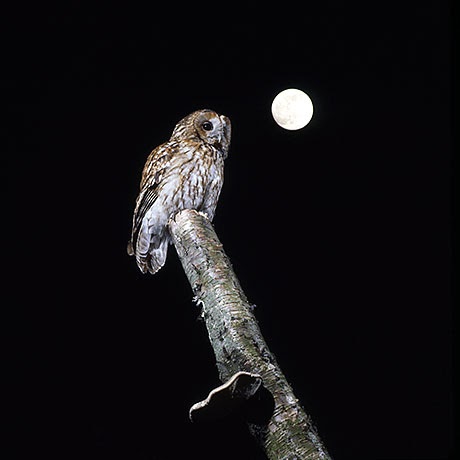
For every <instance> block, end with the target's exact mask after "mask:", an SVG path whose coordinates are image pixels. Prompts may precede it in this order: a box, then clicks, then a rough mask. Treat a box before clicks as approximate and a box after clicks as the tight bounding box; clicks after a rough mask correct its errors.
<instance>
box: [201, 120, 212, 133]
mask: <svg viewBox="0 0 460 460" xmlns="http://www.w3.org/2000/svg"><path fill="white" fill-rule="evenodd" d="M201 127H202V128H203V129H204V130H205V131H211V129H212V128H213V126H212V123H211V122H210V121H205V122H204V123H203V124H202V125H201Z"/></svg>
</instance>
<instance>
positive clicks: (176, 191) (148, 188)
mask: <svg viewBox="0 0 460 460" xmlns="http://www.w3.org/2000/svg"><path fill="white" fill-rule="evenodd" d="M230 137H231V124H230V120H229V119H228V118H227V117H225V116H223V115H218V114H217V113H216V112H214V111H212V110H207V109H206V110H198V111H196V112H193V113H191V114H190V115H188V116H186V117H185V118H183V119H182V120H181V121H180V122H179V123H177V125H176V127H175V128H174V131H173V133H172V135H171V138H170V139H169V141H167V142H165V143H164V144H161V145H160V146H158V147H157V148H155V149H154V150H153V151H152V153H151V154H150V155H149V156H148V158H147V161H146V163H145V166H144V170H143V171H142V179H141V184H140V192H139V195H138V197H137V200H136V208H135V211H134V216H133V229H132V233H131V240H130V242H129V243H128V254H129V255H134V256H136V261H137V265H138V266H139V268H140V270H141V271H142V273H146V272H147V271H148V272H150V273H156V272H157V271H158V270H159V269H160V268H161V267H162V266H163V265H164V263H165V260H166V255H167V251H168V244H169V243H170V236H169V233H168V221H169V219H170V218H171V217H173V216H174V215H175V214H176V213H177V212H179V211H181V210H183V209H195V210H197V211H199V212H202V213H204V214H206V215H207V217H208V218H209V219H210V220H212V219H213V217H214V212H215V210H216V206H217V201H218V199H219V195H220V191H221V188H222V184H223V180H224V159H225V158H226V157H227V154H228V148H229V145H230Z"/></svg>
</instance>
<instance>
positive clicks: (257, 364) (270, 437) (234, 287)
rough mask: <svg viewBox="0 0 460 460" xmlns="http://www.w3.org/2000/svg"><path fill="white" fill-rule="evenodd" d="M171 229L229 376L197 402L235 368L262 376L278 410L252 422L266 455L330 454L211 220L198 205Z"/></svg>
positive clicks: (312, 459)
mask: <svg viewBox="0 0 460 460" xmlns="http://www.w3.org/2000/svg"><path fill="white" fill-rule="evenodd" d="M169 229H170V233H171V236H172V240H173V242H174V245H175V247H176V250H177V253H178V255H179V258H180V260H181V262H182V266H183V268H184V270H185V273H186V275H187V277H188V280H189V282H190V285H191V287H192V290H193V293H194V295H195V300H196V301H197V302H198V303H200V304H201V306H202V317H203V318H204V320H205V323H206V328H207V331H208V335H209V339H210V342H211V345H212V347H213V349H214V354H215V357H216V363H217V369H218V372H219V378H220V380H221V381H222V382H229V384H224V385H222V387H219V388H218V389H216V390H213V391H212V392H211V393H210V396H208V398H207V400H206V401H205V402H203V403H199V404H198V406H200V404H201V406H206V404H207V403H208V401H209V400H210V399H212V398H210V397H211V396H212V395H213V394H214V393H217V391H218V390H219V389H220V388H224V389H225V390H228V388H231V387H232V386H231V385H230V383H231V381H232V380H234V379H235V374H238V373H242V374H243V375H249V376H252V382H254V381H256V380H257V379H258V378H259V379H260V380H261V382H262V386H263V387H264V388H265V389H266V390H268V392H269V393H270V394H271V397H272V398H273V401H272V403H273V405H272V408H273V410H270V411H269V413H268V415H267V416H266V417H264V418H263V419H258V418H255V420H250V421H249V422H248V425H249V429H250V431H251V433H252V434H253V435H254V436H255V437H256V438H257V440H258V441H259V443H260V445H261V447H262V448H263V450H264V451H265V453H266V455H267V457H268V458H269V459H273V460H294V459H299V460H300V459H302V460H304V459H308V460H317V459H322V460H324V459H326V460H330V458H331V457H330V456H329V454H328V453H327V451H326V449H325V447H324V446H323V444H322V442H321V440H320V438H319V436H318V434H317V432H316V429H315V427H314V426H313V424H312V421H311V419H310V417H309V416H308V415H307V414H306V412H305V410H304V409H303V407H302V406H301V404H300V403H299V401H298V399H297V398H296V397H295V395H294V393H293V391H292V388H291V386H290V385H289V383H288V382H287V380H286V378H285V376H284V375H283V373H282V371H281V369H280V367H279V366H278V364H277V362H276V360H275V357H274V356H273V354H272V353H271V352H270V350H269V349H268V346H267V344H266V343H265V340H264V338H263V337H262V334H261V332H260V329H259V326H258V323H257V320H256V318H255V316H254V314H253V312H252V308H251V305H250V303H249V302H248V300H247V298H246V296H245V294H244V292H243V290H242V289H241V286H240V283H239V281H238V279H237V277H236V276H235V273H234V272H233V269H232V266H231V263H230V260H229V259H228V257H227V255H226V254H225V252H224V250H223V247H222V244H221V243H220V241H219V239H218V238H217V235H216V233H215V231H214V229H213V227H212V224H211V223H210V221H209V220H208V219H206V218H205V217H204V216H203V215H201V214H199V213H198V212H196V211H194V210H184V211H181V212H180V213H178V214H177V215H176V216H175V217H174V219H171V221H170V223H169ZM252 385H253V386H252V388H255V389H257V387H258V386H257V385H255V386H254V384H253V383H252ZM243 393H244V392H243ZM246 393H247V394H246V395H245V396H244V398H246V399H248V398H250V397H251V396H252V395H253V394H254V391H252V392H251V391H250V392H246ZM236 397H237V395H235V398H236ZM244 398H243V399H244ZM215 399H218V398H215ZM195 406H197V405H195ZM195 406H194V407H195ZM192 409H193V408H192Z"/></svg>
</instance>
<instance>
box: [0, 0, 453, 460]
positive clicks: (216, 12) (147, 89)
mask: <svg viewBox="0 0 460 460" xmlns="http://www.w3.org/2000/svg"><path fill="white" fill-rule="evenodd" d="M15 8H16V10H15V11H12V12H11V13H9V14H7V15H5V17H4V20H6V26H5V27H4V28H3V32H4V39H3V40H2V44H3V47H4V51H3V52H2V61H3V64H4V65H3V70H2V76H1V79H2V90H3V91H2V93H3V101H4V102H3V104H2V105H3V108H5V107H6V109H7V124H6V134H7V136H6V144H4V146H3V148H2V152H5V153H3V154H2V180H1V183H2V196H3V197H5V199H4V200H2V202H3V203H4V204H3V217H4V225H3V227H4V228H3V229H2V230H3V231H4V237H3V249H4V251H3V252H4V254H5V253H6V255H7V257H6V258H5V257H3V261H4V265H3V272H2V273H3V275H2V284H3V287H2V291H3V296H2V297H3V298H4V299H6V300H4V302H2V304H3V308H2V310H4V314H5V316H6V319H5V320H4V321H2V323H3V327H4V333H3V335H4V336H5V337H6V347H5V350H6V355H7V361H6V364H5V365H4V367H5V366H6V367H5V376H6V377H5V379H6V381H7V384H8V390H7V392H6V396H7V402H8V407H11V410H9V411H8V412H7V417H8V432H7V440H9V441H10V442H8V443H7V448H8V449H10V453H9V455H8V456H6V457H5V458H8V459H25V458H35V457H37V456H38V455H40V457H43V458H47V459H74V458H75V459H76V458H78V459H82V458H85V459H98V460H104V459H130V460H137V459H139V460H140V459H142V460H144V459H152V460H153V459H155V460H157V459H158V460H163V459H164V460H170V459H180V458H200V459H231V458H232V459H235V458H238V459H248V460H249V459H252V460H259V459H263V458H264V457H263V455H262V452H261V450H260V449H259V448H258V446H257V445H256V443H255V441H254V440H253V439H252V437H251V436H250V435H249V434H248V432H247V430H246V427H245V425H244V423H243V422H242V421H241V420H238V419H236V420H224V421H220V422H216V423H213V424H208V425H199V424H192V423H191V422H190V421H189V420H188V409H189V407H190V406H191V405H192V404H193V403H195V402H197V401H199V400H201V399H203V398H205V397H206V395H207V394H208V392H209V391H210V390H211V388H213V387H215V386H217V385H218V384H219V380H218V375H217V369H216V367H215V362H214V356H213V353H212V349H211V347H210V344H209V341H208V338H207V334H206V329H205V326H204V324H203V323H202V322H200V320H199V308H198V307H197V306H196V305H195V304H194V303H193V302H192V296H193V294H192V291H191V289H190V286H189V285H188V281H187V279H186V277H185V275H184V273H183V270H182V268H181V265H180V262H179V260H178V258H177V255H176V253H175V250H174V248H173V247H170V250H169V254H168V259H167V263H166V265H165V267H164V268H163V269H162V270H161V271H160V272H159V273H158V274H156V275H154V276H151V275H142V274H141V273H140V271H139V270H138V269H137V267H136V264H135V261H134V260H133V259H132V258H130V257H128V255H127V253H126V243H127V241H128V238H129V235H130V231H131V219H132V213H133V210H134V201H135V198H136V195H137V192H138V185H139V180H140V174H141V170H142V167H143V165H144V162H145V159H146V158H147V155H148V154H149V153H150V151H151V150H152V149H153V148H154V147H156V146H157V145H159V144H160V143H162V142H164V141H166V140H167V139H168V138H169V136H170V135H171V132H172V129H173V128H174V125H175V124H176V122H177V121H179V120H180V119H181V118H182V117H184V116H185V115H187V114H188V113H190V112H192V111H194V110H197V109H201V108H211V109H214V110H216V111H218V112H219V113H222V114H225V115H227V116H228V117H229V118H230V119H231V121H232V129H233V132H232V144H231V147H230V154H229V157H228V159H227V161H226V166H225V181H224V186H223V190H222V193H221V197H220V201H219V204H218V207H217V212H216V216H215V219H214V227H215V230H216V233H217V235H218V236H219V238H220V240H221V242H222V243H223V245H224V249H225V251H226V253H227V255H228V256H229V257H230V259H231V261H232V264H233V267H234V270H235V273H236V274H237V276H238V278H239V280H240V283H241V285H242V287H243V289H244V291H245V293H246V295H247V297H248V299H249V301H250V302H251V303H253V304H255V305H256V308H255V315H256V317H257V319H258V321H259V325H260V328H261V330H262V333H263V335H264V337H265V340H266V341H267V343H268V345H269V348H270V350H271V351H272V352H273V353H274V354H275V356H276V358H277V360H278V363H279V364H280V366H281V368H282V370H283V372H284V374H285V375H286V377H287V379H288V381H289V382H290V383H291V385H292V387H293V389H294V393H295V394H296V396H297V397H298V398H299V399H300V401H301V402H302V404H303V406H304V407H305V409H306V411H307V412H308V413H309V414H310V415H311V416H312V418H313V420H314V422H315V424H316V426H317V428H318V431H319V435H320V437H321V438H322V440H323V442H324V443H325V445H326V447H327V448H328V450H329V452H330V453H331V455H332V456H333V458H334V459H336V460H342V459H344V460H347V459H353V460H387V459H388V460H390V459H394V460H396V459H405V460H406V459H417V460H418V459H429V460H434V459H436V460H442V459H448V458H451V456H452V449H453V447H452V432H453V429H452V406H453V396H452V385H451V383H452V381H451V379H452V369H451V359H452V353H451V345H452V343H451V342H452V327H453V326H452V322H451V315H452V301H451V285H450V272H451V251H452V248H451V247H452V241H451V235H450V226H451V219H452V216H451V200H450V196H451V187H452V184H451V176H452V171H451V163H452V145H451V114H450V98H451V88H450V75H451V69H450V57H451V56H450V31H449V28H450V11H449V3H448V2H447V1H445V0H422V1H412V0H410V1H406V2H401V1H392V0H390V1H389V2H383V3H382V2H381V3H375V2H342V1H339V0H325V1H321V2H302V3H295V4H292V3H291V2H271V3H270V2H266V3H259V2H251V1H247V2H245V4H244V6H237V5H236V4H232V2H230V3H228V4H223V3H216V2H188V3H187V4H186V5H185V6H184V5H182V4H174V3H173V2H161V3H155V2H151V5H150V6H148V7H147V6H146V5H145V4H136V3H132V2H129V3H128V2H127V3H125V4H118V5H114V4H113V2H102V1H101V2H92V3H91V4H90V5H84V4H83V3H82V2H61V3H59V4H56V5H54V6H52V5H48V6H47V7H46V8H45V7H44V6H43V3H41V2H35V6H30V5H29V6H27V7H26V6H25V5H17V6H16V7H15ZM289 87H296V88H299V89H301V90H303V91H305V92H307V93H308V94H309V95H310V97H311V99H312V100H313V103H314V107H315V113H314V116H313V119H312V121H311V122H310V124H309V125H308V126H307V127H305V128H304V129H302V130H300V131H286V130H283V129H282V128H280V127H279V126H278V125H276V124H275V122H274V120H273V118H272V116H271V112H270V107H271V102H272V100H273V98H274V97H275V96H276V94H277V93H278V92H279V91H281V90H283V89H285V88H289ZM4 127H5V125H4ZM4 171H6V173H4ZM5 249H6V251H5ZM5 274H6V276H5ZM222 449H223V450H222ZM31 455H32V457H31Z"/></svg>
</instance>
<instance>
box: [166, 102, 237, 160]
mask: <svg viewBox="0 0 460 460" xmlns="http://www.w3.org/2000/svg"><path fill="white" fill-rule="evenodd" d="M231 131H232V127H231V123H230V119H229V118H227V117H226V116H225V115H219V114H218V113H216V112H214V111H213V110H209V109H203V110H197V111H196V112H193V113H191V114H190V115H187V116H186V117H185V118H183V119H182V120H181V121H179V123H177V125H176V127H175V128H174V131H173V133H172V136H171V139H178V140H184V139H190V138H198V139H200V140H201V141H202V142H205V143H206V144H210V145H212V146H214V147H216V148H217V149H218V150H219V151H220V152H221V153H222V155H223V157H224V158H226V157H227V155H228V149H229V147H230V138H231Z"/></svg>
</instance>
